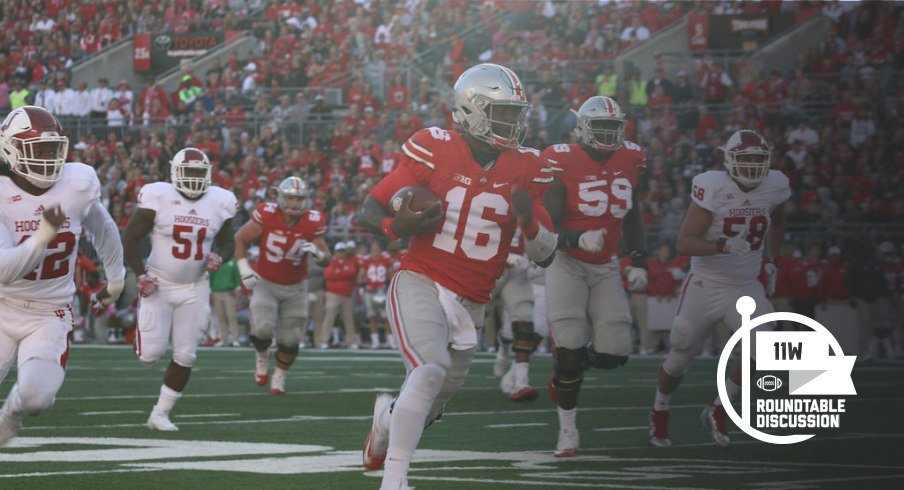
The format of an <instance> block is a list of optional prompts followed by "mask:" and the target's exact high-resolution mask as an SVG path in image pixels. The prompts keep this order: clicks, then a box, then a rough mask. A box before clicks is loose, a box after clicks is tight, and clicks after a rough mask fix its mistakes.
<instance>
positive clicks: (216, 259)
mask: <svg viewBox="0 0 904 490" xmlns="http://www.w3.org/2000/svg"><path fill="white" fill-rule="evenodd" d="M204 260H205V261H206V263H207V266H206V267H205V269H206V270H207V272H216V271H218V270H220V266H221V265H223V257H220V254H218V253H216V252H210V253H208V254H207V255H206V256H205V257H204Z"/></svg>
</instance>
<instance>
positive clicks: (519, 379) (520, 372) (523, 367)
mask: <svg viewBox="0 0 904 490" xmlns="http://www.w3.org/2000/svg"><path fill="white" fill-rule="evenodd" d="M514 367H515V388H516V389H518V388H523V387H525V386H530V380H529V379H528V378H529V376H528V372H527V370H528V368H529V367H530V363H527V362H516V363H515V366H514Z"/></svg>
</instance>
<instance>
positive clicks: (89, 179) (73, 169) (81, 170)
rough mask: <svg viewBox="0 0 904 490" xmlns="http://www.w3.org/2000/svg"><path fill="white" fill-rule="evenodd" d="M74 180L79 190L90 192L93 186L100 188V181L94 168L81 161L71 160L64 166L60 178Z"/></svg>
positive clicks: (73, 183) (74, 186)
mask: <svg viewBox="0 0 904 490" xmlns="http://www.w3.org/2000/svg"><path fill="white" fill-rule="evenodd" d="M64 179H65V180H66V181H68V182H72V186H73V188H74V189H75V190H76V191H77V192H89V191H91V189H92V188H97V189H98V191H99V190H100V181H99V180H98V179H97V172H95V171H94V169H93V168H91V167H89V166H88V165H85V164H84V163H79V162H69V163H66V164H65V165H64V166H63V172H62V173H61V175H60V180H64Z"/></svg>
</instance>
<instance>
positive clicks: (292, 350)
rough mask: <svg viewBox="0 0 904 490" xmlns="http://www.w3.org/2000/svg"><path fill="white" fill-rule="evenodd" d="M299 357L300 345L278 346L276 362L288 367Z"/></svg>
mask: <svg viewBox="0 0 904 490" xmlns="http://www.w3.org/2000/svg"><path fill="white" fill-rule="evenodd" d="M296 356H298V344H294V345H284V344H276V362H277V363H281V364H285V365H286V367H288V366H291V365H292V363H293V362H295V357H296Z"/></svg>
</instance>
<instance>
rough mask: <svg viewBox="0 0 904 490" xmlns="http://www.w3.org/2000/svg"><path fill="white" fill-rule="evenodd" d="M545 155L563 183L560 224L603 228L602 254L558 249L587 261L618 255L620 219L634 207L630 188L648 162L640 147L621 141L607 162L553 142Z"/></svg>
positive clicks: (575, 228)
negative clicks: (563, 213) (562, 211)
mask: <svg viewBox="0 0 904 490" xmlns="http://www.w3.org/2000/svg"><path fill="white" fill-rule="evenodd" d="M543 155H544V156H545V157H546V158H547V159H548V160H549V163H550V165H552V166H553V168H554V169H555V170H556V172H555V174H554V175H555V177H556V178H557V179H559V181H561V182H562V183H563V184H564V185H565V216H564V219H563V220H562V223H561V225H560V226H561V227H562V228H563V229H565V230H567V231H590V230H600V229H602V230H605V235H604V239H605V242H604V245H603V250H602V251H600V252H597V253H593V252H586V251H584V250H581V249H580V248H562V249H561V250H562V251H564V252H565V253H567V254H568V255H570V256H572V257H574V258H576V259H578V260H580V261H582V262H586V263H588V264H597V265H599V264H606V263H609V262H611V261H612V259H613V257H614V256H617V255H618V242H619V239H620V238H621V234H622V220H623V219H624V217H625V216H626V215H627V214H628V212H630V211H631V208H632V207H634V201H633V196H634V189H635V188H636V187H637V180H638V178H639V177H640V172H642V171H643V169H644V167H645V166H646V161H647V160H646V156H645V155H644V151H643V149H642V148H641V147H640V146H638V145H636V144H635V143H632V142H630V141H625V142H624V144H623V145H622V147H621V148H619V149H618V150H615V152H614V153H613V154H612V155H611V156H610V157H609V160H608V161H606V162H605V163H602V162H598V161H596V160H594V159H592V158H590V155H588V154H587V152H586V151H585V150H584V148H583V147H582V146H581V145H566V144H560V145H553V146H550V147H549V148H547V149H546V150H544V151H543Z"/></svg>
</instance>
